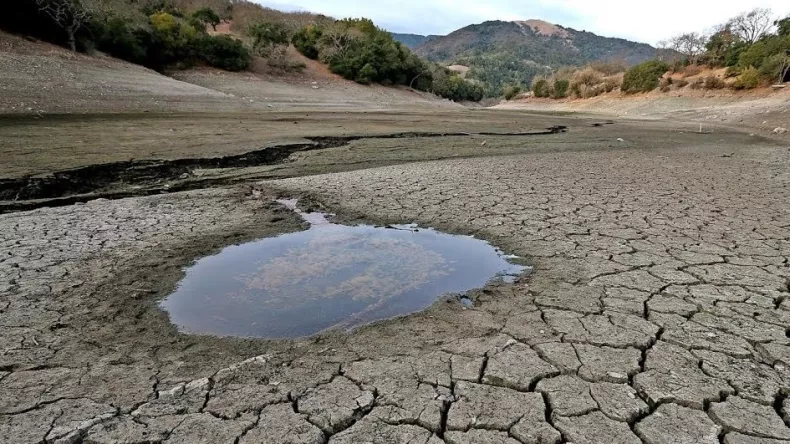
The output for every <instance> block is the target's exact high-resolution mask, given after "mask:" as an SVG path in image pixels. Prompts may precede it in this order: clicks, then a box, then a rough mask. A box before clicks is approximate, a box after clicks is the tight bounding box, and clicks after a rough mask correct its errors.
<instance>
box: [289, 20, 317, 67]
mask: <svg viewBox="0 0 790 444" xmlns="http://www.w3.org/2000/svg"><path fill="white" fill-rule="evenodd" d="M321 34H322V31H321V28H319V27H318V26H314V25H308V26H305V27H304V28H302V29H300V30H299V31H297V32H296V33H295V34H294V35H293V38H291V43H293V45H294V47H295V48H296V50H297V51H299V52H300V53H302V54H303V55H304V56H305V57H307V58H308V59H313V60H316V59H318V42H319V41H320V40H321Z"/></svg>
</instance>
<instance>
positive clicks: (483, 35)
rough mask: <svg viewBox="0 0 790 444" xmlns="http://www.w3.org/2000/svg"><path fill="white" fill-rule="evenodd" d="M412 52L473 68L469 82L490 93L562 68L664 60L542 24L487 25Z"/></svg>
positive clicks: (643, 48)
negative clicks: (474, 82)
mask: <svg viewBox="0 0 790 444" xmlns="http://www.w3.org/2000/svg"><path fill="white" fill-rule="evenodd" d="M413 51H414V52H415V53H416V54H418V55H420V56H423V57H425V58H427V59H429V60H432V61H435V62H439V63H443V64H446V65H451V64H455V65H465V66H469V67H470V68H471V70H470V72H469V77H470V78H472V79H477V80H480V81H482V82H484V83H486V84H487V85H488V86H489V88H491V93H497V92H498V91H497V90H501V88H502V86H503V85H505V84H521V85H523V86H528V85H529V83H530V82H531V80H532V78H533V77H534V76H536V75H539V74H545V73H548V72H550V71H551V70H553V69H557V68H559V67H561V66H567V65H573V66H582V65H584V64H586V63H589V62H593V61H601V60H618V61H624V62H625V63H626V64H627V65H629V66H630V65H635V64H638V63H641V62H643V61H646V60H650V59H653V58H656V57H657V56H659V55H661V54H660V53H659V50H657V49H656V48H654V47H652V46H650V45H647V44H645V43H636V42H631V41H628V40H624V39H619V38H609V37H601V36H598V35H596V34H593V33H591V32H586V31H577V30H575V29H572V28H566V27H563V26H560V25H554V24H551V23H547V22H544V21H541V20H527V21H518V22H504V21H489V22H484V23H481V24H479V25H470V26H467V27H465V28H461V29H459V30H457V31H454V32H452V33H450V34H448V35H446V36H443V37H435V38H433V39H430V40H425V41H423V42H422V43H421V44H420V45H418V46H416V47H414V49H413Z"/></svg>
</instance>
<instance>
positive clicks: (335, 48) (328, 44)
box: [321, 22, 362, 59]
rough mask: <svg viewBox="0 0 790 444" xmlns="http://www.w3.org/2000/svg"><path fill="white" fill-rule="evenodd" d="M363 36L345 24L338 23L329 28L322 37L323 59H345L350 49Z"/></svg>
mask: <svg viewBox="0 0 790 444" xmlns="http://www.w3.org/2000/svg"><path fill="white" fill-rule="evenodd" d="M361 36H362V32H361V31H359V30H358V29H356V28H353V27H349V26H347V25H346V24H344V23H340V22H337V23H334V24H332V25H330V26H327V27H326V29H324V32H323V36H322V37H321V46H322V49H321V54H322V57H324V58H325V59H329V58H332V57H343V55H344V54H345V52H346V51H347V50H348V48H349V47H350V46H351V45H352V44H353V43H354V41H355V40H357V39H359V38H360V37H361Z"/></svg>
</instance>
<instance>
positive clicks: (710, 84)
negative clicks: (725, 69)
mask: <svg viewBox="0 0 790 444" xmlns="http://www.w3.org/2000/svg"><path fill="white" fill-rule="evenodd" d="M726 87H727V82H725V81H724V80H722V79H720V78H718V77H716V76H708V77H705V89H722V88H726Z"/></svg>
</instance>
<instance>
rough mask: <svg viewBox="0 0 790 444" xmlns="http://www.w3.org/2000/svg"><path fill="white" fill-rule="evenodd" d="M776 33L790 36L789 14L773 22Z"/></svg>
mask: <svg viewBox="0 0 790 444" xmlns="http://www.w3.org/2000/svg"><path fill="white" fill-rule="evenodd" d="M774 25H775V26H776V33H777V34H779V35H780V36H790V16H787V17H785V18H783V19H781V20H777V21H775V22H774Z"/></svg>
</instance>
